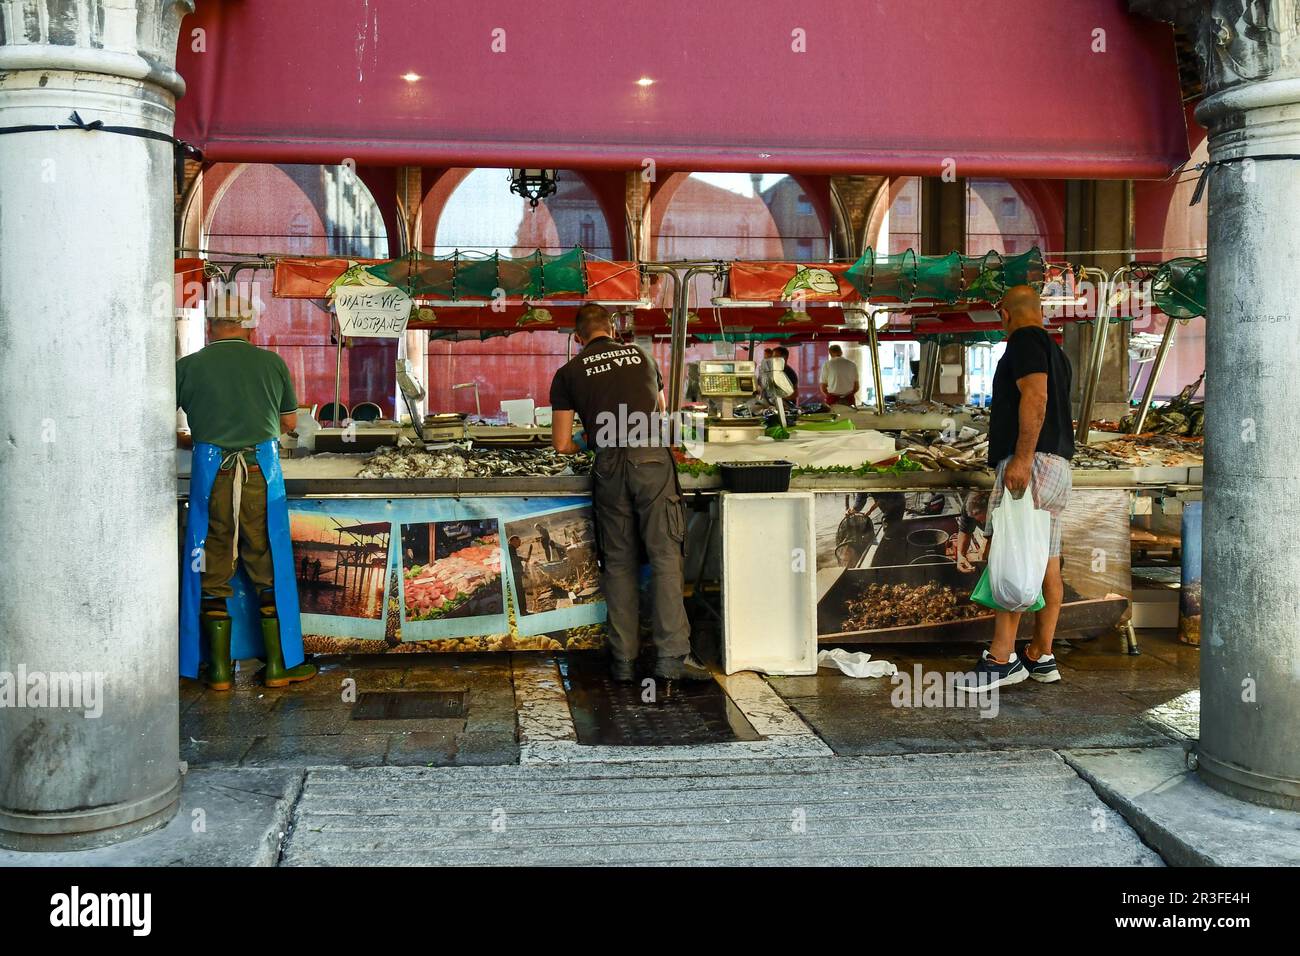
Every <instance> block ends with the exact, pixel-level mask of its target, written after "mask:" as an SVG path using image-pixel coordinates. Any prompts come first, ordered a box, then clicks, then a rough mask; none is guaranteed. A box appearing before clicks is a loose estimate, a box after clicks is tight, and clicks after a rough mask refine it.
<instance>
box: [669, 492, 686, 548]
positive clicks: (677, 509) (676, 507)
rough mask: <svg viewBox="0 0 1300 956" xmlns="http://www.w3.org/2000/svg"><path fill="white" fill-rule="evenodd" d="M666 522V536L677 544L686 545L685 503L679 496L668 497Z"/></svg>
mask: <svg viewBox="0 0 1300 956" xmlns="http://www.w3.org/2000/svg"><path fill="white" fill-rule="evenodd" d="M666 504H667V514H666V516H665V517H666V520H667V524H668V536H669V537H671V538H672V539H673V540H674V541H676V542H677V543H678V544H681V545H685V543H686V503H685V502H684V501H682V499H681V496H680V495H669V496H668V500H667V503H666Z"/></svg>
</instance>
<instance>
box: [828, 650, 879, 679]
mask: <svg viewBox="0 0 1300 956" xmlns="http://www.w3.org/2000/svg"><path fill="white" fill-rule="evenodd" d="M817 666H818V667H838V668H839V669H840V673H842V674H845V675H847V676H849V677H893V676H894V675H895V674H897V673H898V668H897V667H895V666H894V665H893V664H891V663H889V661H873V660H872V659H871V655H870V654H868V653H867V652H866V651H846V650H845V649H844V648H842V647H836V648H833V649H831V650H829V651H818V652H817Z"/></svg>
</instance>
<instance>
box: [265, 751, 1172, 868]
mask: <svg viewBox="0 0 1300 956" xmlns="http://www.w3.org/2000/svg"><path fill="white" fill-rule="evenodd" d="M1010 823H1014V824H1015V832H1016V833H1017V836H1018V838H1017V839H1015V840H1013V841H1010V842H1008V841H1007V840H1006V839H1005V832H1006V831H1005V829H1004V827H1005V826H1006V825H1007V824H1010ZM282 861H283V863H284V865H337V866H350V865H362V864H367V863H371V864H373V863H383V864H404V865H426V866H431V865H470V864H474V865H497V864H502V865H521V864H523V865H529V864H533V865H556V864H559V865H638V866H647V865H655V866H658V865H673V866H689V865H708V864H712V865H751V864H761V865H779V864H782V863H786V864H793V865H845V864H857V865H989V864H1004V865H1089V866H1092V865H1117V866H1155V865H1160V863H1161V861H1160V859H1159V857H1158V856H1157V855H1156V854H1155V853H1153V852H1152V851H1151V850H1150V849H1149V848H1148V847H1146V846H1145V845H1143V843H1142V842H1141V840H1139V839H1138V837H1137V835H1136V834H1135V833H1134V832H1133V831H1132V829H1130V828H1129V827H1128V825H1127V824H1125V823H1124V821H1123V819H1122V818H1121V817H1120V816H1119V815H1118V814H1117V813H1115V812H1114V811H1113V810H1111V809H1109V808H1108V807H1106V806H1105V805H1104V804H1103V803H1102V802H1101V801H1100V800H1099V799H1098V798H1097V796H1096V794H1095V793H1094V792H1093V791H1092V789H1091V788H1090V787H1089V786H1088V785H1087V784H1086V783H1084V782H1083V781H1082V780H1081V779H1080V778H1079V776H1078V775H1077V774H1076V773H1075V772H1074V771H1072V770H1071V769H1070V768H1069V766H1067V765H1066V763H1065V762H1064V761H1063V760H1061V758H1060V757H1059V756H1057V755H1056V754H1054V753H1052V752H1050V751H1016V752H1008V753H981V754H943V755H910V756H894V757H819V758H817V757H815V758H770V757H769V758H763V757H753V756H750V757H748V758H745V759H726V760H724V759H715V760H659V761H641V762H622V763H597V762H570V763H565V764H556V765H547V764H527V763H524V764H520V765H517V766H494V767H448V768H419V769H415V768H395V767H384V768H377V769H373V770H313V771H309V772H308V774H307V778H306V780H305V782H304V786H303V791H302V797H301V799H300V801H299V803H298V805H297V807H296V809H295V812H294V818H293V823H292V828H291V830H290V833H289V836H288V838H287V840H286V843H285V850H284V853H283V856H282Z"/></svg>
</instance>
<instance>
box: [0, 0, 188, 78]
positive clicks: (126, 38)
mask: <svg viewBox="0 0 1300 956" xmlns="http://www.w3.org/2000/svg"><path fill="white" fill-rule="evenodd" d="M194 3H195V0H108V2H105V0H0V72H5V71H16V70H70V71H74V72H81V73H102V74H105V75H108V76H119V77H125V78H127V79H132V80H140V81H142V82H146V83H153V84H156V85H158V86H160V87H162V88H163V89H165V90H167V91H168V92H170V93H171V94H172V95H174V96H181V95H183V94H184V92H185V81H184V80H182V79H181V77H180V74H178V73H177V72H176V41H177V37H178V35H179V32H180V24H181V19H182V18H183V17H184V16H185V15H186V14H189V13H193V12H194Z"/></svg>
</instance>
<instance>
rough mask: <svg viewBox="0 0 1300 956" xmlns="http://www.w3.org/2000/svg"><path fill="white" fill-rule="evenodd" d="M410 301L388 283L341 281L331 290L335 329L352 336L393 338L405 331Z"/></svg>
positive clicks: (404, 294)
mask: <svg viewBox="0 0 1300 956" xmlns="http://www.w3.org/2000/svg"><path fill="white" fill-rule="evenodd" d="M411 305H412V303H411V297H410V296H409V295H407V294H406V293H405V292H403V291H402V290H401V289H395V288H393V287H392V286H369V285H341V286H339V287H338V288H336V289H335V290H334V311H335V312H336V313H337V315H338V317H339V331H340V332H342V333H343V334H344V335H346V336H351V337H356V338H367V339H394V338H397V337H398V336H400V335H401V334H402V333H403V332H405V331H406V322H407V320H408V319H409V318H410V317H411Z"/></svg>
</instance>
